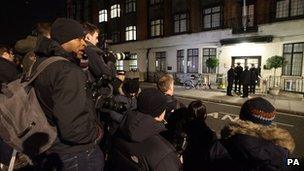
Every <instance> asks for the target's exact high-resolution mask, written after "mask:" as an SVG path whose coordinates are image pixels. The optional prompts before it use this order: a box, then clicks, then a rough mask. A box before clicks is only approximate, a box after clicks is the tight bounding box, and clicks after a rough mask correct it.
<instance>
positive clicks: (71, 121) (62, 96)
mask: <svg viewBox="0 0 304 171" xmlns="http://www.w3.org/2000/svg"><path fill="white" fill-rule="evenodd" d="M43 39H44V40H42V41H43V42H40V46H38V48H36V52H39V54H40V56H39V57H40V58H38V59H37V61H36V63H35V64H34V66H33V68H34V69H35V68H36V67H37V66H38V64H39V63H41V62H42V61H44V60H45V59H46V58H47V57H51V56H62V57H66V58H69V59H72V58H70V57H71V56H69V54H68V53H67V52H65V51H64V50H63V49H62V47H61V46H60V45H59V44H58V43H56V42H53V41H52V40H50V39H47V38H43ZM42 45H43V46H42ZM86 81H87V77H86V75H85V73H84V72H83V71H82V69H81V68H80V67H79V66H77V65H76V64H75V63H74V62H71V61H56V62H54V63H52V64H50V65H49V66H48V67H47V68H46V69H45V70H44V71H43V72H42V73H41V74H40V75H39V76H38V77H37V78H36V80H35V81H34V85H33V86H34V88H35V92H36V95H37V98H38V100H39V102H40V105H41V107H42V109H43V111H44V113H45V114H46V116H47V118H48V120H49V121H50V122H51V124H53V125H54V126H55V127H56V128H57V131H58V138H57V141H56V142H55V144H54V145H53V146H52V147H51V149H49V152H50V153H52V152H54V153H58V154H66V153H78V152H81V151H84V150H88V149H90V148H91V147H92V146H93V145H95V140H96V139H97V138H98V137H99V136H100V129H99V127H98V125H99V122H98V120H97V116H96V113H95V108H94V104H93V101H92V95H91V92H89V90H88V89H86Z"/></svg>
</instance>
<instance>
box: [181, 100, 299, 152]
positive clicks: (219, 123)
mask: <svg viewBox="0 0 304 171" xmlns="http://www.w3.org/2000/svg"><path fill="white" fill-rule="evenodd" d="M177 99H178V100H180V101H181V102H182V103H184V104H186V105H188V104H189V103H190V102H191V101H193V100H194V99H190V98H184V97H177ZM204 103H205V105H206V107H207V113H208V118H207V124H208V125H209V126H210V127H211V128H212V129H213V130H215V131H216V133H217V135H220V130H221V129H222V128H223V127H224V126H225V125H227V124H228V123H229V122H231V121H233V120H236V119H237V118H238V115H239V111H240V106H233V105H227V104H220V103H213V102H206V101H205V102H204ZM274 121H275V124H277V125H278V126H279V127H282V128H284V129H287V130H288V131H289V132H290V133H291V135H292V136H293V138H294V139H295V143H296V148H295V151H294V154H295V155H297V156H298V155H300V156H304V142H303V140H304V134H303V130H304V116H298V115H292V114H287V113H278V115H277V116H276V118H275V120H274Z"/></svg>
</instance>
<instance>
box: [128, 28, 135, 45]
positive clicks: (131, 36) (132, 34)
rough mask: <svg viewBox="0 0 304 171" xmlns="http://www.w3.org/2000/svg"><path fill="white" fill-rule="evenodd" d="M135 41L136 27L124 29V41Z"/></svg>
mask: <svg viewBox="0 0 304 171" xmlns="http://www.w3.org/2000/svg"><path fill="white" fill-rule="evenodd" d="M130 40H136V26H129V27H126V41H130Z"/></svg>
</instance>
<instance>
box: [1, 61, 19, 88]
mask: <svg viewBox="0 0 304 171" xmlns="http://www.w3.org/2000/svg"><path fill="white" fill-rule="evenodd" d="M17 78H18V71H17V65H16V64H15V63H14V62H11V61H9V60H7V59H4V58H3V57H0V90H1V84H2V83H9V82H12V81H14V80H16V79H17Z"/></svg>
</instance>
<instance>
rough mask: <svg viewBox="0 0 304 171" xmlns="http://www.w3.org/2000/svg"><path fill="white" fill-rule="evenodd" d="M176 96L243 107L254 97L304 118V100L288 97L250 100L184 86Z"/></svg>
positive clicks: (145, 85)
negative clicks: (188, 88)
mask: <svg viewBox="0 0 304 171" xmlns="http://www.w3.org/2000/svg"><path fill="white" fill-rule="evenodd" d="M141 87H143V88H144V87H156V84H155V83H147V82H142V83H141ZM174 96H177V97H185V98H193V99H200V100H203V101H210V102H215V103H222V104H230V105H236V106H241V105H242V104H243V103H244V102H245V101H246V100H247V99H250V98H254V97H263V98H265V99H267V100H268V101H269V102H270V103H272V104H273V105H274V107H275V108H276V110H277V111H278V112H282V113H289V114H295V115H301V116H304V99H303V98H295V97H286V96H280V95H278V96H273V95H270V94H259V93H257V94H255V95H250V96H249V97H248V98H241V97H240V95H237V94H234V95H233V96H226V92H225V90H222V89H212V90H210V89H204V88H200V89H190V90H186V89H185V88H184V87H183V86H177V85H175V86H174Z"/></svg>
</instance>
